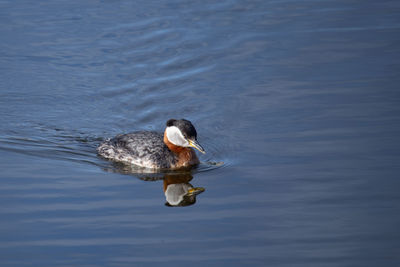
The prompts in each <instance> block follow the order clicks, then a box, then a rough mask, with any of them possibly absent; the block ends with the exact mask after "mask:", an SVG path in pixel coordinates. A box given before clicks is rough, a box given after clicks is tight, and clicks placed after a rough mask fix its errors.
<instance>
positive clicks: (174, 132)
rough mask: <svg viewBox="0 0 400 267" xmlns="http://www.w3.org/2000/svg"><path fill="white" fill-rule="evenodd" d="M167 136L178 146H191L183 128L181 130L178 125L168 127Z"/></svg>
mask: <svg viewBox="0 0 400 267" xmlns="http://www.w3.org/2000/svg"><path fill="white" fill-rule="evenodd" d="M167 138H168V140H169V141H170V142H171V143H173V144H174V145H176V146H181V147H188V146H189V142H188V141H186V139H185V137H183V134H182V132H181V130H179V128H178V127H176V126H170V127H167Z"/></svg>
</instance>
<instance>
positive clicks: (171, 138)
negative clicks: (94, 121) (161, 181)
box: [97, 120, 204, 169]
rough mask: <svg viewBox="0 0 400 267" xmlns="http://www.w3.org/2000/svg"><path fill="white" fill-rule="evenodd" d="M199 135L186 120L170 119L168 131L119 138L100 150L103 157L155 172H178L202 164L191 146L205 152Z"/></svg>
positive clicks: (98, 149) (135, 133)
mask: <svg viewBox="0 0 400 267" xmlns="http://www.w3.org/2000/svg"><path fill="white" fill-rule="evenodd" d="M196 138H197V133H196V130H195V129H194V127H193V125H192V124H191V123H190V122H189V121H186V120H169V121H168V122H167V128H166V130H165V132H164V134H162V133H158V132H153V131H138V132H132V133H128V134H121V135H117V136H116V137H114V138H112V139H109V140H106V141H105V142H103V143H101V144H100V146H99V147H98V148H97V151H98V153H99V155H100V156H102V157H104V158H106V159H110V160H113V161H117V162H123V163H128V164H134V165H137V166H140V167H145V168H151V169H178V168H183V167H189V166H193V165H197V164H199V159H198V158H197V156H196V153H195V152H194V150H193V149H192V148H191V147H195V148H197V149H198V150H200V151H201V152H203V153H204V150H203V149H202V147H201V146H200V145H199V144H198V143H197V141H196Z"/></svg>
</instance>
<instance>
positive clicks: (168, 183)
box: [105, 163, 205, 207]
mask: <svg viewBox="0 0 400 267" xmlns="http://www.w3.org/2000/svg"><path fill="white" fill-rule="evenodd" d="M105 171H109V172H117V173H122V174H129V175H132V176H135V177H137V178H139V179H141V180H143V181H160V180H162V181H163V191H164V194H165V199H166V203H165V205H166V206H168V207H184V206H190V205H193V204H194V203H196V197H197V195H198V194H200V193H202V192H204V191H205V189H204V188H203V187H194V186H193V185H192V184H191V183H189V182H190V181H192V180H193V175H192V173H191V170H190V169H187V170H180V171H179V172H178V171H170V172H168V173H151V172H149V170H147V169H142V168H138V167H135V166H130V165H125V164H120V163H114V164H113V166H112V167H108V168H105Z"/></svg>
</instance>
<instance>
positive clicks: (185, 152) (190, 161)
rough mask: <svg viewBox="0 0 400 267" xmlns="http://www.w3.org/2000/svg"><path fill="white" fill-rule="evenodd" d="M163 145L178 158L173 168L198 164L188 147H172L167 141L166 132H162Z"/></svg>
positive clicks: (193, 153) (194, 154)
mask: <svg viewBox="0 0 400 267" xmlns="http://www.w3.org/2000/svg"><path fill="white" fill-rule="evenodd" d="M164 143H165V145H166V146H167V147H168V148H169V150H171V151H172V152H174V153H175V154H176V155H177V156H178V162H177V163H176V165H175V167H176V168H180V167H185V166H191V165H196V164H199V163H200V162H199V159H198V158H197V156H196V153H195V152H194V151H193V149H191V148H190V147H181V146H177V145H174V144H173V143H171V142H170V141H169V140H168V137H167V132H166V131H165V132H164Z"/></svg>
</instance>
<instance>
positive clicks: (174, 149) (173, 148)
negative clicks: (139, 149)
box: [164, 130, 187, 154]
mask: <svg viewBox="0 0 400 267" xmlns="http://www.w3.org/2000/svg"><path fill="white" fill-rule="evenodd" d="M164 143H165V144H166V145H167V147H168V148H169V150H171V151H172V152H174V153H176V154H180V153H182V152H183V151H184V150H186V149H187V148H186V147H181V146H177V145H174V144H173V143H171V142H170V141H169V140H168V137H167V130H165V132H164Z"/></svg>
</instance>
